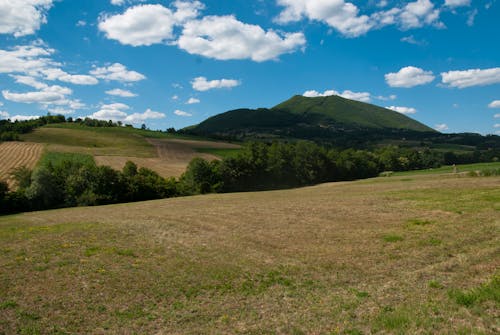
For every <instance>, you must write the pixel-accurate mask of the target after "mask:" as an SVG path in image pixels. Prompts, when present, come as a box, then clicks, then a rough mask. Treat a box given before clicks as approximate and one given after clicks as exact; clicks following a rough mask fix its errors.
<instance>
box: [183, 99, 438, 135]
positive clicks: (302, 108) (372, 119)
mask: <svg viewBox="0 0 500 335" xmlns="http://www.w3.org/2000/svg"><path fill="white" fill-rule="evenodd" d="M183 131H185V132H187V133H191V134H197V135H203V136H212V137H225V138H236V139H258V138H259V139H262V138H264V139H272V138H285V139H290V138H292V139H293V138H297V139H310V140H318V139H321V140H333V141H335V140H339V138H340V139H343V140H342V141H344V139H345V137H346V136H347V137H352V136H359V135H360V134H370V136H372V135H374V134H376V137H377V138H378V137H380V136H381V134H392V135H388V136H389V137H391V136H394V134H398V135H397V136H399V135H400V134H401V133H410V134H413V133H427V134H429V133H432V134H436V131H435V130H433V129H432V128H429V127H427V126H426V125H424V124H422V123H420V122H418V121H415V120H413V119H411V118H409V117H407V116H406V115H403V114H400V113H398V112H395V111H392V110H389V109H386V108H382V107H379V106H375V105H372V104H368V103H364V102H359V101H354V100H349V99H345V98H342V97H340V96H329V97H316V98H308V97H304V96H299V95H296V96H294V97H292V98H291V99H289V100H287V101H285V102H283V103H281V104H279V105H277V106H275V107H273V108H270V109H267V108H259V109H236V110H232V111H228V112H225V113H222V114H218V115H215V116H213V117H210V118H208V119H207V120H205V121H203V122H201V123H200V124H198V125H195V126H191V127H188V128H185V129H184V130H183ZM382 137H383V136H382Z"/></svg>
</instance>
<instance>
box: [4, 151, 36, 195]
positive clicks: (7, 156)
mask: <svg viewBox="0 0 500 335" xmlns="http://www.w3.org/2000/svg"><path fill="white" fill-rule="evenodd" d="M43 148H44V146H43V145H42V144H39V143H26V142H3V143H0V180H5V181H7V183H8V184H9V187H11V188H12V187H14V180H13V179H12V178H11V177H10V173H11V172H12V171H13V170H14V169H16V168H18V167H22V166H26V167H27V168H29V169H32V168H34V167H35V165H36V163H37V162H38V160H39V159H40V157H41V156H42V152H43Z"/></svg>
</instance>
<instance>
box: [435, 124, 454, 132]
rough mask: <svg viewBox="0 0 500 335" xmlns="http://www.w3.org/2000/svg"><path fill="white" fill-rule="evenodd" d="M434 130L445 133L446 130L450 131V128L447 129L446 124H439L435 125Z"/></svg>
mask: <svg viewBox="0 0 500 335" xmlns="http://www.w3.org/2000/svg"><path fill="white" fill-rule="evenodd" d="M434 129H436V130H437V131H446V130H448V129H450V127H448V125H447V124H446V123H440V124H437V125H435V126H434Z"/></svg>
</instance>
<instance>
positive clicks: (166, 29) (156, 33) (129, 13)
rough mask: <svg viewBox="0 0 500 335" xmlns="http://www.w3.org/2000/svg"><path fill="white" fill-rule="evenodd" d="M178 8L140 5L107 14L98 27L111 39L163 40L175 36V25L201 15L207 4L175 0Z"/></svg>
mask: <svg viewBox="0 0 500 335" xmlns="http://www.w3.org/2000/svg"><path fill="white" fill-rule="evenodd" d="M173 5H174V6H175V7H176V8H177V10H176V11H175V12H173V11H172V10H170V9H169V8H166V7H164V6H162V5H159V4H155V5H150V4H147V5H138V6H134V7H131V8H129V9H127V10H126V11H125V13H123V14H119V15H114V16H104V17H102V18H101V19H100V20H99V30H101V31H103V32H104V33H105V34H106V37H107V38H109V39H114V40H117V41H119V42H120V43H121V44H128V45H132V46H135V47H136V46H140V45H152V44H156V43H163V42H166V41H169V40H172V39H173V38H174V27H175V26H176V25H180V24H182V23H183V22H185V21H186V20H188V19H193V18H195V17H197V16H198V14H199V10H200V9H202V8H204V5H203V4H202V3H200V2H199V1H190V2H186V1H175V2H174V3H173Z"/></svg>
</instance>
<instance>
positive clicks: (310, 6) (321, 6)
mask: <svg viewBox="0 0 500 335" xmlns="http://www.w3.org/2000/svg"><path fill="white" fill-rule="evenodd" d="M277 3H278V5H280V6H282V7H285V8H284V10H283V11H282V12H281V13H280V14H279V15H278V17H277V18H276V19H275V20H276V21H277V22H278V23H282V24H283V23H289V22H297V21H300V20H302V19H304V18H306V19H309V20H312V21H318V22H323V23H325V24H327V25H329V26H330V27H332V28H333V29H335V30H337V31H338V32H340V33H341V34H342V35H344V36H346V37H358V36H361V35H363V34H366V33H367V32H368V31H370V30H372V29H379V28H381V27H384V26H388V25H397V26H399V28H401V29H403V30H407V29H412V28H420V27H423V26H425V25H433V26H436V27H443V23H442V22H440V21H439V15H440V10H439V9H437V8H435V7H434V4H433V3H432V2H431V1H430V0H416V1H414V2H410V3H407V4H405V5H404V6H402V7H393V8H390V9H387V10H381V11H378V12H375V13H372V14H371V15H369V16H368V15H362V14H360V13H359V12H360V10H359V8H358V7H357V6H356V5H355V4H354V3H352V2H347V1H344V0H277ZM381 4H382V5H381V6H379V7H385V6H386V5H388V2H387V1H384V2H381Z"/></svg>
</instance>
